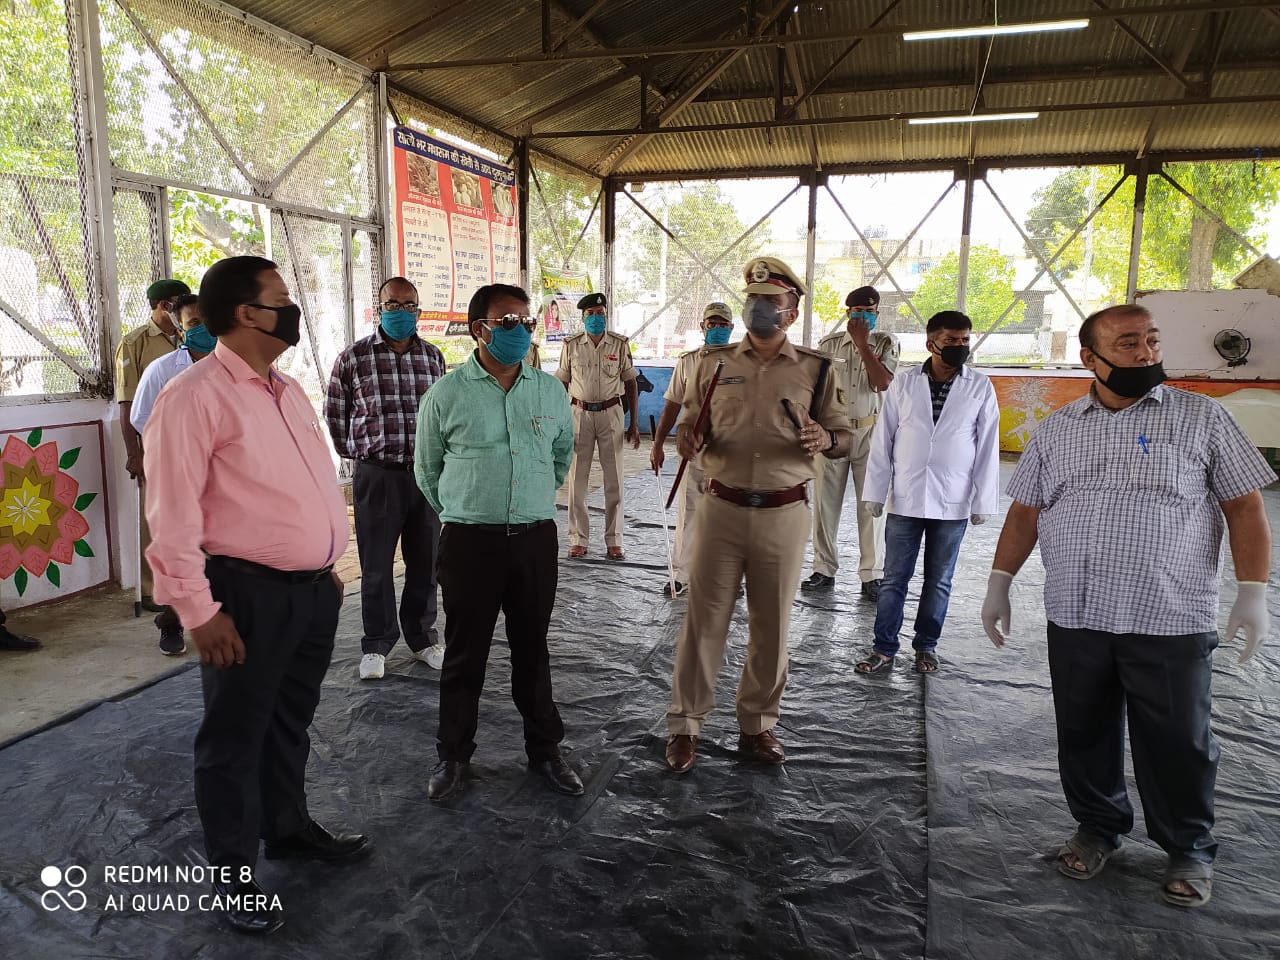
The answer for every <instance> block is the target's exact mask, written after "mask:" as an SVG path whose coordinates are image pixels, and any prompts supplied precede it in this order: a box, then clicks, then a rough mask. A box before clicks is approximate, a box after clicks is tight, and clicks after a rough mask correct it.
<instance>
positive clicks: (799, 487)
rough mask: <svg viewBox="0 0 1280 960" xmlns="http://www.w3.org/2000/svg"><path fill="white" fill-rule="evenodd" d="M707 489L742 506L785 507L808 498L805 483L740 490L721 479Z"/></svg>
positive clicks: (722, 498)
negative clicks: (779, 487) (778, 487)
mask: <svg viewBox="0 0 1280 960" xmlns="http://www.w3.org/2000/svg"><path fill="white" fill-rule="evenodd" d="M707 489H708V490H710V491H711V492H712V493H713V494H714V495H715V496H716V497H718V498H719V499H721V500H727V501H729V502H730V503H736V504H737V505H738V506H740V507H785V506H786V505H787V504H788V503H795V502H796V501H797V500H804V499H807V497H806V494H805V489H804V484H803V483H797V484H796V485H795V486H794V487H787V489H785V490H739V489H738V488H737V487H730V486H726V485H725V484H723V483H721V482H720V481H719V480H712V481H711V482H710V483H708V484H707Z"/></svg>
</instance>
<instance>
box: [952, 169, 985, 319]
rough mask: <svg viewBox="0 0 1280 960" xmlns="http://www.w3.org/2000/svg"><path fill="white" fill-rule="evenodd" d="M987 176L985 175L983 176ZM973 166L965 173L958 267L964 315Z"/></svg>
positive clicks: (959, 305)
mask: <svg viewBox="0 0 1280 960" xmlns="http://www.w3.org/2000/svg"><path fill="white" fill-rule="evenodd" d="M983 176H985V173H984V174H983ZM973 178H974V169H973V164H972V163H970V164H967V165H966V166H965V171H964V203H962V204H961V206H960V259H959V262H958V264H957V266H956V309H957V310H959V311H960V312H961V313H964V309H965V305H966V302H967V300H968V295H969V235H970V232H971V231H972V230H973Z"/></svg>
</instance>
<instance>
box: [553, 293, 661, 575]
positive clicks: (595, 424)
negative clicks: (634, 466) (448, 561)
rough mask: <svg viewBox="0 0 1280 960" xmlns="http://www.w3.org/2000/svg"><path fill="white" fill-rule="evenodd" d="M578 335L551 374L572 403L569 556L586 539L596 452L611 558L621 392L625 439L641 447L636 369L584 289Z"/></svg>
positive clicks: (616, 525)
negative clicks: (627, 413)
mask: <svg viewBox="0 0 1280 960" xmlns="http://www.w3.org/2000/svg"><path fill="white" fill-rule="evenodd" d="M578 309H579V310H581V311H582V325H583V327H584V330H583V332H582V333H575V334H574V335H573V336H571V337H566V338H565V341H564V348H563V350H562V351H561V353H560V367H559V368H558V369H557V370H556V376H557V377H558V378H559V379H560V382H561V383H563V384H564V385H565V389H566V390H568V391H569V400H570V402H571V403H572V404H573V466H572V467H570V468H569V485H568V486H569V558H570V559H574V558H576V557H582V556H585V555H586V553H587V541H588V540H590V538H591V521H590V519H589V517H588V514H587V479H588V477H589V476H590V475H591V461H592V458H593V457H594V456H595V452H596V449H597V448H599V450H600V470H601V472H602V473H603V474H604V542H605V547H606V550H607V556H608V558H609V559H610V560H623V559H625V554H624V553H623V552H622V440H623V421H624V417H623V412H622V402H623V398H624V395H625V398H626V404H627V410H629V411H630V412H631V428H630V429H629V430H627V431H626V439H627V440H629V441H630V442H631V446H632V448H633V449H639V447H640V425H639V406H640V391H639V388H638V387H637V385H636V377H638V376H639V375H640V371H638V370H637V369H636V368H635V364H634V363H632V362H631V349H630V345H629V344H628V343H627V338H626V337H624V336H623V335H622V334H620V333H613V332H612V331H609V330H606V329H605V323H606V317H605V298H604V294H603V293H588V294H587V295H586V296H585V297H583V298H582V299H581V300H579V301H578Z"/></svg>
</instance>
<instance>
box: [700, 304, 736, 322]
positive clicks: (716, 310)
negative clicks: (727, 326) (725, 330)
mask: <svg viewBox="0 0 1280 960" xmlns="http://www.w3.org/2000/svg"><path fill="white" fill-rule="evenodd" d="M712 317H719V318H720V319H722V320H732V319H733V311H732V310H730V309H729V305H728V304H727V303H721V302H720V301H719V300H713V301H712V302H711V303H708V304H707V306H706V309H705V310H703V311H702V319H703V320H710V319H711V318H712Z"/></svg>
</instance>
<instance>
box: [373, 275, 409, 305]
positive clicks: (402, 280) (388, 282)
mask: <svg viewBox="0 0 1280 960" xmlns="http://www.w3.org/2000/svg"><path fill="white" fill-rule="evenodd" d="M393 283H407V284H408V285H409V286H411V287H413V292H414V294H415V295H416V294H417V292H418V287H417V285H416V284H414V282H413V281H412V280H410V279H409V278H408V277H387V279H385V280H383V281H382V286H380V287H379V288H378V302H379V303H381V302H382V291H383V290H385V289H387V287H389V286H391V284H393Z"/></svg>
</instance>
